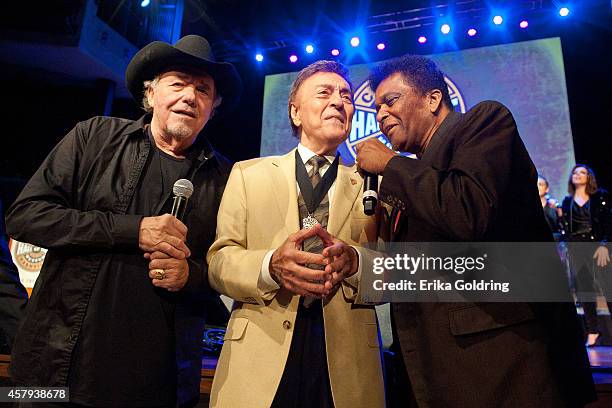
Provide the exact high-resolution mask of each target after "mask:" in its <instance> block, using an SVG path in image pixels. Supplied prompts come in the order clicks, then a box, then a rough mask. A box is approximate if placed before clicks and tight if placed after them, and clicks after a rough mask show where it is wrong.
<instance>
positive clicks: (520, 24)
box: [519, 20, 529, 28]
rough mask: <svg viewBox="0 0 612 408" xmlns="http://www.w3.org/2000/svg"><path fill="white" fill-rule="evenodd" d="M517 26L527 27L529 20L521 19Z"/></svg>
mask: <svg viewBox="0 0 612 408" xmlns="http://www.w3.org/2000/svg"><path fill="white" fill-rule="evenodd" d="M519 27H521V28H527V27H529V21H527V20H523V21H521V22H520V23H519Z"/></svg>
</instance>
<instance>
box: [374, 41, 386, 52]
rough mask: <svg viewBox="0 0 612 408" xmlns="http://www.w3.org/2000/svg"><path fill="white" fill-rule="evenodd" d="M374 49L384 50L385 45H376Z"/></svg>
mask: <svg viewBox="0 0 612 408" xmlns="http://www.w3.org/2000/svg"><path fill="white" fill-rule="evenodd" d="M376 48H378V49H379V50H380V51H382V50H384V49H385V43H378V45H377V46H376Z"/></svg>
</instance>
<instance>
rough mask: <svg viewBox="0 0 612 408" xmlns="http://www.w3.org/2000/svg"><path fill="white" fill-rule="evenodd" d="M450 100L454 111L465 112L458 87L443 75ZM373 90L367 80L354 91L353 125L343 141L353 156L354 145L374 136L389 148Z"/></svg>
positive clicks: (389, 143) (463, 101)
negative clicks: (381, 128)
mask: <svg viewBox="0 0 612 408" xmlns="http://www.w3.org/2000/svg"><path fill="white" fill-rule="evenodd" d="M444 81H446V85H447V86H448V92H449V94H450V97H451V102H452V103H453V107H454V108H455V111H457V112H461V113H465V100H464V99H463V96H462V95H461V92H460V91H459V87H458V86H457V85H456V84H455V83H454V82H453V81H452V80H451V79H450V78H449V77H447V76H445V77H444ZM374 99H375V98H374V92H372V89H370V85H369V84H368V82H367V81H365V82H363V83H362V84H361V85H359V87H358V88H357V90H356V91H355V114H354V115H353V125H352V128H351V134H350V135H349V137H348V138H347V139H346V141H345V142H344V143H345V144H346V147H347V149H348V151H349V153H350V154H351V156H353V159H354V158H355V156H356V153H355V148H354V146H355V145H356V144H357V143H359V142H362V141H364V140H366V139H369V138H371V137H376V138H378V140H380V141H381V142H382V143H384V144H385V145H387V147H388V148H390V149H391V142H389V139H387V137H386V136H385V135H383V134H382V132H381V131H380V126H379V124H378V122H377V121H376V108H375V106H374V105H375V104H374Z"/></svg>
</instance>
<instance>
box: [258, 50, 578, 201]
mask: <svg viewBox="0 0 612 408" xmlns="http://www.w3.org/2000/svg"><path fill="white" fill-rule="evenodd" d="M431 58H432V59H433V60H434V61H436V63H437V64H438V66H439V67H440V69H441V70H442V71H443V72H444V73H445V75H446V81H447V84H448V86H449V90H450V94H451V98H452V101H453V104H454V105H455V109H456V110H457V111H462V112H465V111H466V110H469V109H470V108H471V107H472V106H474V105H475V104H477V103H478V102H481V101H484V100H497V101H500V102H502V103H503V104H505V105H506V106H507V107H508V108H509V109H510V111H511V112H512V113H513V114H514V117H515V119H516V122H517V124H518V129H519V131H520V134H521V136H522V138H523V141H524V143H525V145H526V146H527V150H528V151H529V153H530V155H531V158H532V160H533V161H534V163H535V165H536V167H537V168H538V171H539V172H540V173H541V174H543V175H545V176H546V177H547V178H548V180H549V181H550V187H551V195H552V196H554V197H557V198H562V197H563V196H564V195H565V194H566V190H567V178H568V176H569V171H570V170H571V167H572V165H573V164H574V145H573V142H572V133H571V126H570V119H569V109H568V103H567V89H566V86H565V71H564V67H563V54H562V52H561V41H560V39H559V38H548V39H543V40H535V41H527V42H520V43H512V44H505V45H497V46H492V47H482V48H474V49H469V50H464V51H456V52H449V53H444V54H435V55H431ZM349 69H350V77H351V81H352V82H353V86H354V90H355V108H356V110H355V116H354V117H353V126H352V131H351V134H350V136H349V138H348V140H347V141H346V143H345V144H344V145H343V146H341V148H340V154H341V155H342V158H343V159H344V160H345V161H348V162H353V160H354V149H353V146H354V145H355V144H356V143H358V142H360V141H362V140H364V139H367V138H370V137H379V138H381V140H383V141H385V142H387V141H386V139H385V137H384V135H382V134H381V133H380V130H379V128H378V124H377V122H376V118H375V111H374V97H373V94H372V91H371V90H370V88H369V87H368V85H367V83H365V80H366V78H367V75H368V65H367V64H361V65H353V66H350V67H349ZM296 75H297V73H296V72H290V73H285V74H277V75H268V76H266V82H265V89H264V106H263V120H262V137H261V151H260V152H261V155H262V156H269V155H276V154H284V153H286V152H288V151H289V150H290V149H292V148H293V147H295V146H296V145H297V139H296V138H294V137H293V136H292V133H291V127H290V125H289V118H288V115H287V98H288V95H289V89H290V87H291V83H292V82H293V80H294V79H295V77H296Z"/></svg>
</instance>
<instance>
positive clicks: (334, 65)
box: [287, 60, 353, 138]
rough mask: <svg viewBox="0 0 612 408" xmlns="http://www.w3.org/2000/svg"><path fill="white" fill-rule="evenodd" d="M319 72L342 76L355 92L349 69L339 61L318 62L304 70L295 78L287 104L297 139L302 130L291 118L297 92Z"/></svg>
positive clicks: (290, 121) (292, 128)
mask: <svg viewBox="0 0 612 408" xmlns="http://www.w3.org/2000/svg"><path fill="white" fill-rule="evenodd" d="M319 72H332V73H334V74H338V75H340V76H341V77H342V78H344V80H345V81H346V82H348V84H349V87H350V89H351V93H352V92H353V84H352V83H351V80H350V79H349V71H348V68H347V67H345V66H344V65H342V64H341V63H339V62H337V61H325V60H322V61H317V62H313V63H312V64H310V65H308V66H307V67H306V68H304V69H302V70H301V71H300V72H299V73H298V75H297V77H296V78H295V81H293V84H292V85H291V91H289V101H288V103H287V108H288V109H287V110H288V111H289V123H290V124H291V130H293V136H295V137H297V138H299V137H300V130H299V128H298V127H297V126H296V125H295V123H293V119H292V118H291V105H292V104H293V101H294V100H295V96H296V95H297V92H298V90H299V89H300V86H302V84H303V83H304V81H305V80H307V79H308V78H310V77H311V76H313V75H314V74H316V73H319Z"/></svg>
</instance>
